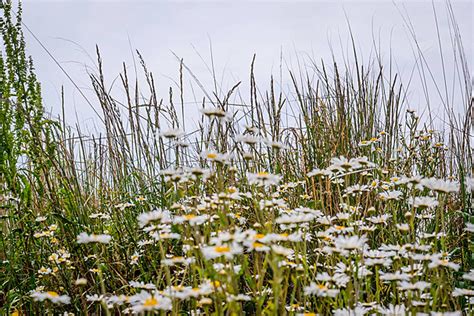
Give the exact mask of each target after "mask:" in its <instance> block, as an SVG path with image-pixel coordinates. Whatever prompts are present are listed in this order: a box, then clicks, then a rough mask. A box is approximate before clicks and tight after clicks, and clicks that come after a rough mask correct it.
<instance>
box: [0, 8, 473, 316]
mask: <svg viewBox="0 0 474 316" xmlns="http://www.w3.org/2000/svg"><path fill="white" fill-rule="evenodd" d="M3 2H4V3H3V4H2V5H1V10H0V12H1V15H2V17H1V20H0V29H1V33H2V41H3V42H2V43H3V46H2V55H1V56H0V133H1V134H0V226H1V233H0V314H1V315H63V314H64V315H128V314H138V315H154V314H156V315H307V316H309V315H473V310H474V214H473V209H472V208H473V204H474V203H473V201H474V195H473V193H474V177H473V171H474V169H473V166H474V165H473V144H474V142H473V129H472V123H473V120H472V114H473V113H474V112H473V110H472V109H473V102H472V100H471V85H472V83H471V79H470V78H471V76H470V73H469V70H468V69H467V66H465V62H464V61H465V60H466V58H467V57H466V56H465V55H463V52H462V50H461V49H454V50H453V54H456V56H457V59H456V60H457V61H458V62H459V65H457V67H458V68H457V69H458V70H459V73H458V74H459V77H460V78H462V80H460V81H459V82H457V83H456V89H453V93H456V95H457V98H458V99H459V100H461V101H460V102H461V105H462V108H463V110H462V113H461V114H459V113H457V114H454V113H453V112H452V111H450V110H449V99H450V98H447V99H446V102H447V104H448V109H447V110H446V109H445V110H442V109H440V110H439V111H446V115H445V118H446V120H445V122H444V124H443V125H442V126H443V127H442V128H439V125H436V124H434V122H433V121H431V120H430V119H429V117H430V116H429V114H428V112H424V113H423V114H419V111H415V110H412V104H409V102H408V99H407V95H406V90H405V89H406V86H405V83H402V82H401V81H400V80H399V77H398V76H397V74H396V73H395V71H394V70H393V69H387V68H386V67H384V66H383V65H384V63H383V62H382V61H381V60H380V59H379V57H374V59H373V60H369V61H367V60H365V62H362V60H361V59H360V56H357V55H356V54H355V53H354V54H353V55H351V56H350V58H351V59H350V60H351V62H350V63H348V64H344V63H337V62H336V61H332V60H329V61H323V62H320V61H318V62H315V63H314V64H313V65H312V66H311V67H309V66H308V67H304V66H302V68H300V69H295V70H292V69H288V70H287V74H288V77H289V79H290V81H289V82H291V89H290V90H291V92H289V93H284V92H283V91H280V90H281V89H280V88H279V86H278V85H277V79H275V78H273V77H272V78H269V80H268V82H261V83H258V85H257V82H256V79H255V75H254V74H255V71H256V70H255V67H256V66H257V65H258V62H259V61H258V58H254V59H253V60H251V61H250V62H249V78H247V79H245V82H246V84H248V86H249V91H246V92H245V94H244V93H243V92H241V90H240V89H241V85H242V82H239V81H236V82H235V83H234V84H233V85H232V86H231V87H230V89H228V90H225V91H224V90H222V89H214V87H206V86H204V85H202V84H201V82H200V81H199V78H197V77H196V76H195V75H194V73H193V72H192V69H191V68H190V67H188V66H187V65H186V63H185V61H183V60H182V59H181V60H179V59H178V64H179V69H178V70H179V78H178V80H177V82H176V83H177V85H176V86H173V87H171V88H169V90H168V91H169V93H168V94H165V95H158V94H157V90H156V88H155V80H154V76H153V74H152V73H151V72H150V71H149V70H148V67H147V65H146V63H145V60H144V59H143V58H142V57H141V55H140V54H139V53H137V55H136V58H137V63H138V65H137V67H138V71H139V72H140V76H141V77H142V78H143V80H138V79H136V78H135V77H136V74H135V73H131V72H130V70H129V69H128V68H127V67H125V66H124V68H123V71H122V72H121V73H120V74H119V75H118V77H117V79H116V80H115V84H116V85H119V86H120V89H119V90H118V91H117V90H114V91H111V89H109V84H110V82H108V80H109V79H110V78H109V77H108V76H107V74H104V72H103V67H102V65H103V63H104V62H105V61H103V60H102V57H101V54H100V50H99V48H98V49H97V52H96V57H97V72H95V73H91V75H90V79H91V87H92V88H93V91H94V93H95V95H96V99H95V100H92V102H93V103H94V104H95V106H96V110H97V111H98V112H99V113H100V119H101V124H102V127H103V129H102V130H100V131H99V132H98V133H96V134H93V133H88V132H86V131H85V130H83V129H82V128H81V126H79V125H77V126H70V125H68V124H67V123H66V120H65V118H64V116H62V115H61V116H60V117H59V118H55V117H54V116H51V115H49V114H48V113H47V112H46V110H45V105H44V104H43V101H42V98H41V87H40V83H39V81H38V78H37V77H36V75H35V69H34V64H33V59H31V58H30V57H29V56H28V55H27V53H26V47H27V43H26V42H25V39H24V36H23V31H22V24H21V7H18V8H17V7H15V6H13V5H12V4H11V3H10V2H8V1H7V2H5V1H3ZM14 9H15V10H14ZM452 23H453V43H452V45H454V46H455V47H458V48H459V47H461V46H460V45H461V44H460V41H459V38H458V34H457V33H456V28H455V20H454V18H452ZM354 52H355V50H354ZM33 57H34V56H33ZM380 58H381V57H380ZM427 76H428V75H427ZM107 78H109V79H107ZM183 78H185V80H183ZM428 79H429V78H428ZM428 79H427V80H428ZM190 81H191V82H193V84H194V90H193V91H192V92H191V88H190V87H189V85H187V82H190ZM450 84H451V83H449V84H448V85H447V86H449V87H450ZM448 89H450V88H448ZM449 91H451V90H449ZM185 93H188V94H189V93H194V94H195V95H196V102H195V103H194V104H193V105H192V107H193V108H194V112H192V110H191V109H189V108H190V107H191V106H190V105H188V104H186V103H185V102H183V98H184V97H183V96H184V95H185ZM243 95H245V97H244V96H243ZM247 95H248V97H247ZM63 101H64V103H67V102H68V100H63ZM433 106H434V105H433ZM433 106H432V107H431V111H438V110H433ZM188 113H192V114H188ZM190 116H192V117H193V119H195V120H196V121H197V124H196V128H195V129H194V128H192V127H191V126H189V125H190V123H189V117H190ZM186 124H187V126H186Z"/></svg>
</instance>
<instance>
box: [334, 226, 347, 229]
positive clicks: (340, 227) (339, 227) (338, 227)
mask: <svg viewBox="0 0 474 316" xmlns="http://www.w3.org/2000/svg"><path fill="white" fill-rule="evenodd" d="M334 228H336V230H343V229H345V228H346V227H345V226H339V225H336V226H334Z"/></svg>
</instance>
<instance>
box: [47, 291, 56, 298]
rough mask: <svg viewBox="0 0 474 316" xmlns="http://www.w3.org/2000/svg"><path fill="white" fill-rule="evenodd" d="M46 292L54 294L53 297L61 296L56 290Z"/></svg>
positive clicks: (50, 294)
mask: <svg viewBox="0 0 474 316" xmlns="http://www.w3.org/2000/svg"><path fill="white" fill-rule="evenodd" d="M46 293H48V295H49V296H52V297H58V296H59V294H58V293H56V292H54V291H48V292H46Z"/></svg>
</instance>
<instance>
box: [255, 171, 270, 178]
mask: <svg viewBox="0 0 474 316" xmlns="http://www.w3.org/2000/svg"><path fill="white" fill-rule="evenodd" d="M257 175H258V176H259V177H265V176H268V172H265V171H260V172H259V173H257Z"/></svg>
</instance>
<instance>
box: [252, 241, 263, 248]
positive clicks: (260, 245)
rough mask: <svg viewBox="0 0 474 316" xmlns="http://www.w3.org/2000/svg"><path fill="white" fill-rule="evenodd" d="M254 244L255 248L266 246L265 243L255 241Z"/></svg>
mask: <svg viewBox="0 0 474 316" xmlns="http://www.w3.org/2000/svg"><path fill="white" fill-rule="evenodd" d="M252 245H253V247H254V248H262V247H263V246H264V244H262V243H259V242H254V243H253V244H252Z"/></svg>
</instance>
